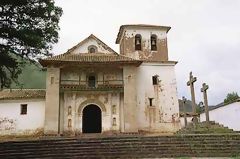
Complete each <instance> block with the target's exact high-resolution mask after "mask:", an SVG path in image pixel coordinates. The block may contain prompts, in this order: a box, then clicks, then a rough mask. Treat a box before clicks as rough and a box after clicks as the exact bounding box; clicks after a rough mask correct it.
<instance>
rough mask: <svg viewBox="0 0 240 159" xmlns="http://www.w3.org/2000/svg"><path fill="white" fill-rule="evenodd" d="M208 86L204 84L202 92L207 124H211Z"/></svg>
mask: <svg viewBox="0 0 240 159" xmlns="http://www.w3.org/2000/svg"><path fill="white" fill-rule="evenodd" d="M208 88H209V87H208V85H206V83H203V84H202V88H201V92H203V98H204V108H205V114H206V122H207V123H209V111H208V99H207V90H208Z"/></svg>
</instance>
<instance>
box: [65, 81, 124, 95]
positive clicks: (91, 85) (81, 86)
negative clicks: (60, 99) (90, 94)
mask: <svg viewBox="0 0 240 159" xmlns="http://www.w3.org/2000/svg"><path fill="white" fill-rule="evenodd" d="M60 91H117V92H123V80H107V81H106V80H105V81H79V80H61V83H60Z"/></svg>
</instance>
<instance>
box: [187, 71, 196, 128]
mask: <svg viewBox="0 0 240 159" xmlns="http://www.w3.org/2000/svg"><path fill="white" fill-rule="evenodd" d="M196 81H197V77H193V75H192V72H190V74H189V81H188V82H187V86H190V89H191V97H192V111H193V123H194V124H196V123H197V122H198V120H197V116H196V115H197V114H196V101H195V92H194V82H196Z"/></svg>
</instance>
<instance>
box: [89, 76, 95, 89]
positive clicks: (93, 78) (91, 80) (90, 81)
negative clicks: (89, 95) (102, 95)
mask: <svg viewBox="0 0 240 159" xmlns="http://www.w3.org/2000/svg"><path fill="white" fill-rule="evenodd" d="M95 85H96V77H95V76H93V75H90V76H88V87H95Z"/></svg>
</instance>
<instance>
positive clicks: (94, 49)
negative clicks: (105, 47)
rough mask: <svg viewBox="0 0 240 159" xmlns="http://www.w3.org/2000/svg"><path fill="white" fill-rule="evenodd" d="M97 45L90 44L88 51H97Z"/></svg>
mask: <svg viewBox="0 0 240 159" xmlns="http://www.w3.org/2000/svg"><path fill="white" fill-rule="evenodd" d="M96 52H97V47H96V46H95V45H90V46H88V53H96Z"/></svg>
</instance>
